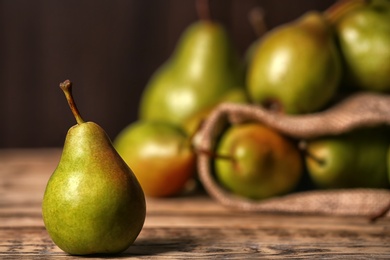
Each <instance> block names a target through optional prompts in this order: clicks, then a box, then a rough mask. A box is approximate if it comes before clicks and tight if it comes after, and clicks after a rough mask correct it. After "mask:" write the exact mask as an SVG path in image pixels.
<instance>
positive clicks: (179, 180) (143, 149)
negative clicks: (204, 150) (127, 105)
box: [114, 121, 196, 197]
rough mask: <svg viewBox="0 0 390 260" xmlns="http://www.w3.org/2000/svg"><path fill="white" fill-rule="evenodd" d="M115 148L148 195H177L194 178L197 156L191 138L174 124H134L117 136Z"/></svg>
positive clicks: (139, 122)
mask: <svg viewBox="0 0 390 260" xmlns="http://www.w3.org/2000/svg"><path fill="white" fill-rule="evenodd" d="M114 146H115V148H116V149H117V151H118V153H119V154H120V155H121V156H122V158H123V159H124V160H125V161H126V162H127V164H128V165H129V166H130V167H131V168H132V169H133V170H134V172H135V174H136V176H137V179H138V180H139V182H140V184H141V186H142V188H143V190H144V192H145V195H146V196H149V197H168V196H174V195H177V194H179V193H180V192H182V191H183V190H184V188H185V186H186V184H187V183H188V182H189V181H190V180H191V179H192V177H193V176H194V173H195V167H196V164H195V162H196V157H195V153H194V152H193V150H192V147H191V144H190V139H189V138H188V136H187V135H186V133H185V132H184V131H183V130H182V129H180V128H178V127H176V126H175V125H172V124H169V123H166V122H153V121H137V122H134V123H132V124H130V125H129V126H127V127H126V128H125V129H123V130H122V131H121V132H120V133H119V134H118V136H117V137H116V139H115V140H114Z"/></svg>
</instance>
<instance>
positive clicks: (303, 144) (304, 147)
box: [298, 140, 325, 165]
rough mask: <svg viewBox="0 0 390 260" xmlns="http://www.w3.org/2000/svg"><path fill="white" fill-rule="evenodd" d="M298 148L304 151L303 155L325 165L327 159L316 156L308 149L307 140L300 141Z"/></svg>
mask: <svg viewBox="0 0 390 260" xmlns="http://www.w3.org/2000/svg"><path fill="white" fill-rule="evenodd" d="M298 148H299V149H300V150H301V151H302V152H303V155H304V156H306V157H308V158H310V159H312V160H313V161H315V162H316V163H318V164H319V165H324V164H325V160H323V159H321V158H318V157H316V156H315V155H314V154H312V153H310V152H309V151H308V150H307V142H306V141H303V140H302V141H300V142H299V144H298Z"/></svg>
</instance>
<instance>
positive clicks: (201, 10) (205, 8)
mask: <svg viewBox="0 0 390 260" xmlns="http://www.w3.org/2000/svg"><path fill="white" fill-rule="evenodd" d="M195 4H196V11H197V14H198V17H199V18H200V19H201V20H204V21H208V20H211V14H210V0H196V2H195Z"/></svg>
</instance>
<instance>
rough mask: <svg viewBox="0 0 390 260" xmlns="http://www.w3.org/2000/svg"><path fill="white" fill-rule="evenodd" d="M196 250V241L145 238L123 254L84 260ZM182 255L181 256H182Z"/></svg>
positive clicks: (95, 255)
mask: <svg viewBox="0 0 390 260" xmlns="http://www.w3.org/2000/svg"><path fill="white" fill-rule="evenodd" d="M195 248H196V243H195V240H193V239H180V240H178V239H172V240H169V239H166V238H153V239H150V238H144V239H137V241H136V242H135V243H134V244H133V245H131V246H130V247H129V248H128V249H127V250H125V251H124V252H122V253H119V254H114V255H110V254H108V255H106V254H93V255H88V256H83V258H86V259H88V258H93V259H95V258H96V257H98V258H99V259H119V258H129V257H137V256H138V257H142V256H157V255H161V254H162V255H164V254H169V253H170V252H172V253H173V252H174V254H175V255H177V254H178V253H179V254H180V253H184V252H191V251H193V250H194V249H195ZM180 255H181V254H180Z"/></svg>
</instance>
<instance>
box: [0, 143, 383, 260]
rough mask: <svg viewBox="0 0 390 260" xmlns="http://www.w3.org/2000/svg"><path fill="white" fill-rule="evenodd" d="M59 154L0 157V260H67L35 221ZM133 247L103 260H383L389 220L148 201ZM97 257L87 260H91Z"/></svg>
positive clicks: (193, 200) (6, 153)
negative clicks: (55, 259) (271, 212)
mask: <svg viewBox="0 0 390 260" xmlns="http://www.w3.org/2000/svg"><path fill="white" fill-rule="evenodd" d="M60 153H61V150H59V149H37V150H0V259H52V258H59V259H73V258H75V257H73V256H69V255H67V254H66V253H64V252H63V251H61V250H60V249H59V248H58V247H56V246H55V245H54V244H53V242H52V241H51V239H50V237H49V236H48V234H47V232H46V230H45V227H44V225H43V221H42V217H41V201H42V196H43V191H44V188H45V185H46V182H47V180H48V178H49V176H50V175H51V173H52V172H53V170H54V168H55V167H56V164H57V162H58V160H59V156H60ZM147 207H148V211H147V218H146V222H145V225H144V228H143V230H142V232H141V234H140V235H139V237H138V239H137V240H136V242H135V243H134V244H133V245H132V246H131V247H130V248H129V249H128V250H127V251H126V252H125V253H123V254H121V255H118V256H111V257H109V258H110V259H116V258H121V259H123V258H124V259H126V258H131V259H191V258H194V259H210V258H221V259H254V258H261V257H263V258H265V259H286V258H292V259H306V258H310V259H312V258H320V259H321V258H325V259H390V218H389V217H385V218H382V219H380V220H378V221H377V222H375V223H369V221H368V220H367V219H366V218H363V217H342V216H341V217H340V216H338V217H331V216H315V215H314V216H313V215H311V216H306V215H292V214H270V213H262V214H260V213H257V214H255V213H247V212H238V211H234V210H232V209H228V208H225V207H223V206H221V205H220V204H218V203H217V202H215V201H214V200H213V199H211V198H210V197H209V196H207V194H196V195H191V196H183V197H178V198H170V199H148V200H147ZM95 258H99V257H97V256H96V257H90V258H88V259H95Z"/></svg>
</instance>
